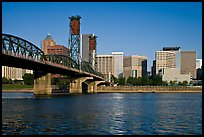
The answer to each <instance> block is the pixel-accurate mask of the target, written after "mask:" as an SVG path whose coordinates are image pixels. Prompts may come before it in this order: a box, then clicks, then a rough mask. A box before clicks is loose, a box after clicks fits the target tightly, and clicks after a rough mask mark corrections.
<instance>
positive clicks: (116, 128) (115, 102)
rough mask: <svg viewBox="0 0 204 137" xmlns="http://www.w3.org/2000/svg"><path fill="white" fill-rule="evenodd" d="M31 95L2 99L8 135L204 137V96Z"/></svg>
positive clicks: (5, 130) (3, 121) (5, 127)
mask: <svg viewBox="0 0 204 137" xmlns="http://www.w3.org/2000/svg"><path fill="white" fill-rule="evenodd" d="M27 95H28V94H27ZM27 95H23V96H24V98H15V97H14V95H13V98H3V97H2V134H3V135H6V134H14V135H19V134H20V135H29V134H38V135H39V134H40V135H58V134H61V135H65V134H69V135H71V134H78V135H84V134H85V135H87V134H92V135H93V134H100V135H110V134H114V135H124V134H131V135H132V134H136V135H138V134H139V135H157V134H159V135H160V134H165V135H166V134H167V135H171V134H175V135H188V134H193V135H201V133H202V113H201V112H202V96H201V94H197V93H194V94H185V93H184V94H175V93H173V94H170V93H169V94H153V93H149V94H142V93H126V94H125V93H110V94H92V95H76V96H66V97H60V98H59V97H52V98H35V97H32V96H31V97H29V96H27ZM4 96H5V95H4ZM6 96H7V95H6ZM15 96H19V94H18V95H15ZM25 96H26V97H25Z"/></svg>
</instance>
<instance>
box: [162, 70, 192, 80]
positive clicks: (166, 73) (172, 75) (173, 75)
mask: <svg viewBox="0 0 204 137" xmlns="http://www.w3.org/2000/svg"><path fill="white" fill-rule="evenodd" d="M160 73H162V74H160V75H161V76H162V80H163V81H167V82H168V83H169V82H170V81H176V82H183V81H187V82H188V83H189V82H190V81H191V80H192V79H191V75H190V74H181V73H180V69H179V68H163V69H161V71H160Z"/></svg>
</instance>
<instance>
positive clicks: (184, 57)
mask: <svg viewBox="0 0 204 137" xmlns="http://www.w3.org/2000/svg"><path fill="white" fill-rule="evenodd" d="M181 74H191V75H192V78H193V79H196V51H181Z"/></svg>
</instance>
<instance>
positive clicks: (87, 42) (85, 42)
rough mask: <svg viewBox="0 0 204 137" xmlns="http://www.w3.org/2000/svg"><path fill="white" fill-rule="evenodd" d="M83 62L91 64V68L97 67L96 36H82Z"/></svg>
mask: <svg viewBox="0 0 204 137" xmlns="http://www.w3.org/2000/svg"><path fill="white" fill-rule="evenodd" d="M81 37H82V47H81V49H82V60H83V61H86V62H89V63H90V65H91V67H92V68H93V69H95V67H96V38H97V36H96V35H94V34H82V36H81Z"/></svg>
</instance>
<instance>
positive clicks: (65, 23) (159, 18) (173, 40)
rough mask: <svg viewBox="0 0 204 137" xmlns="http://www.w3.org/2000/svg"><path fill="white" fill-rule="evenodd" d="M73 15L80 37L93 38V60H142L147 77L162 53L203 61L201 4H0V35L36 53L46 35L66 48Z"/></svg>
mask: <svg viewBox="0 0 204 137" xmlns="http://www.w3.org/2000/svg"><path fill="white" fill-rule="evenodd" d="M36 9H37V10H36ZM75 15H80V16H81V17H82V18H81V25H80V26H81V32H80V33H81V34H96V35H97V36H98V38H97V54H110V53H111V52H117V51H118V52H120V51H122V52H124V56H130V55H140V56H147V58H148V71H149V70H150V67H151V65H152V61H153V59H155V52H156V51H158V50H161V49H162V48H163V47H169V46H179V47H181V50H195V51H196V54H197V55H196V58H202V50H201V49H202V3H201V2H190V3H189V2H188V3H186V2H165V3H162V2H145V3H143V2H128V3H127V2H97V3H96V2H80V3H79V2H65V3H64V2H55V3H53V2H40V3H39V2H29V3H28V2H9V3H8V2H3V3H2V32H3V33H6V34H7V33H9V34H12V35H16V36H19V37H21V38H25V39H26V40H28V41H30V42H32V43H33V44H35V45H37V46H38V47H40V48H41V42H42V40H43V39H44V37H45V36H46V35H47V34H49V33H50V34H51V35H52V36H53V39H54V40H55V41H56V43H58V44H59V45H64V46H66V47H68V38H69V18H68V17H70V16H75Z"/></svg>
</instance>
